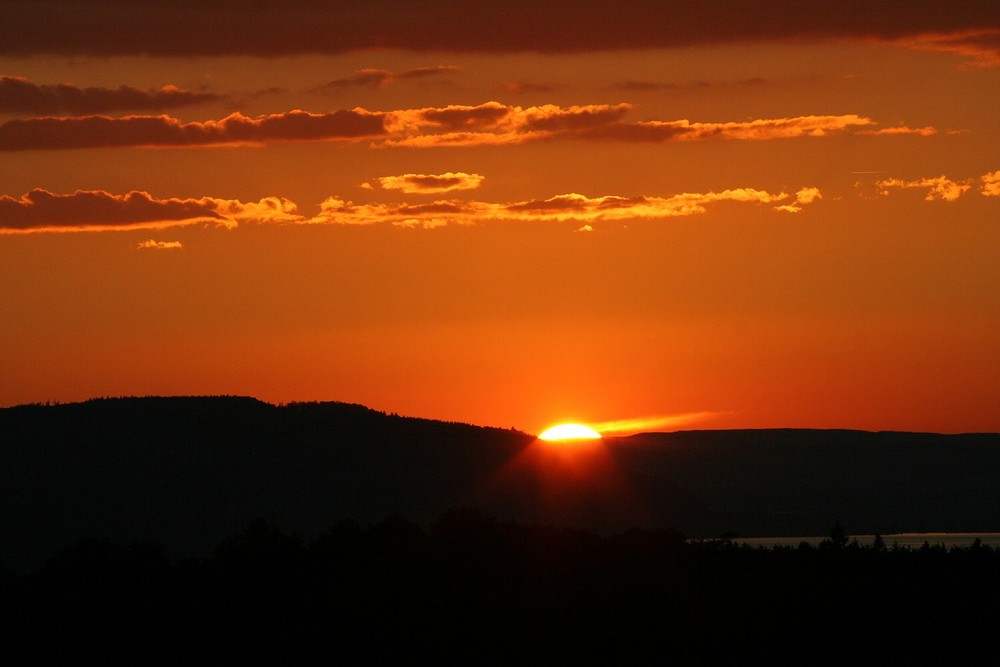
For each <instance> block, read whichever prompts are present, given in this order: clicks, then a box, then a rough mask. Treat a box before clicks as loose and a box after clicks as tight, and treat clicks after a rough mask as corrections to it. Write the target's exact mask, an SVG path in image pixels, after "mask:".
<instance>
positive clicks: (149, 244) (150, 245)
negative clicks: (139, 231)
mask: <svg viewBox="0 0 1000 667" xmlns="http://www.w3.org/2000/svg"><path fill="white" fill-rule="evenodd" d="M183 247H184V245H183V244H182V243H181V242H180V241H154V240H153V239H149V240H148V241H142V242H141V243H138V244H136V246H135V248H136V250H180V249H181V248H183Z"/></svg>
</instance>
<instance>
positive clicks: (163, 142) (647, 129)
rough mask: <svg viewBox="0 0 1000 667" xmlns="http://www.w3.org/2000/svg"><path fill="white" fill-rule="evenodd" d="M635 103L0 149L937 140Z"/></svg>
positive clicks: (327, 121) (399, 115) (109, 126)
mask: <svg viewBox="0 0 1000 667" xmlns="http://www.w3.org/2000/svg"><path fill="white" fill-rule="evenodd" d="M631 108H632V107H631V105H629V104H626V103H620V104H587V105H572V106H559V105H555V104H545V105H539V106H529V107H522V106H517V105H506V104H502V103H500V102H495V101H493V102H485V103H483V104H478V105H448V106H443V107H424V108H419V109H402V110H393V111H369V110H367V109H363V108H360V107H358V108H354V109H342V110H338V111H332V112H329V113H311V112H307V111H300V110H293V111H287V112H284V113H276V114H270V115H266V116H258V117H255V118H251V117H248V116H245V115H243V114H240V113H234V114H231V115H229V116H227V117H225V118H223V119H221V120H207V121H192V122H183V121H181V120H178V119H176V118H172V117H170V116H167V115H158V116H140V115H132V116H124V117H121V118H113V117H109V116H104V115H95V116H81V117H43V118H24V119H15V120H10V121H8V122H6V123H4V124H2V125H0V151H18V150H39V149H72V148H98V147H154V146H164V147H201V146H218V145H260V144H265V143H269V142H285V141H338V140H339V141H351V140H360V139H369V140H372V141H373V142H374V143H373V145H374V146H385V147H407V148H433V147H438V146H484V145H493V146H498V145H516V144H523V143H529V142H538V141H554V140H565V139H577V140H584V141H624V142H675V141H708V140H738V141H769V140H773V139H789V138H796V137H822V136H826V135H828V134H835V133H852V132H853V133H856V134H861V133H875V132H882V133H891V134H906V133H909V134H920V135H928V134H932V133H933V128H919V129H910V128H906V127H891V128H885V129H884V130H880V129H879V128H878V127H877V123H876V122H875V121H874V120H872V119H871V118H867V117H865V116H859V115H857V114H844V115H836V116H834V115H827V116H820V115H815V116H794V117H788V118H758V119H750V120H741V121H725V122H692V121H690V120H686V119H685V120H644V121H634V122H633V121H628V120H626V118H625V116H626V115H627V114H628V112H629V111H630V110H631Z"/></svg>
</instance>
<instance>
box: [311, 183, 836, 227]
mask: <svg viewBox="0 0 1000 667" xmlns="http://www.w3.org/2000/svg"><path fill="white" fill-rule="evenodd" d="M799 192H800V193H806V194H800V195H796V196H795V197H793V196H791V195H788V194H787V193H784V192H780V193H771V192H767V191H765V190H755V189H752V188H736V189H731V190H723V191H721V192H705V193H683V194H677V195H673V196H671V197H619V196H613V195H609V196H604V197H586V196H584V195H581V194H575V193H572V194H564V195H557V196H555V197H550V198H548V199H532V200H527V201H519V202H508V203H496V202H483V201H462V200H458V199H448V200H438V201H435V202H432V203H429V204H384V203H375V204H354V203H353V202H350V201H347V200H344V199H341V198H339V197H330V198H328V199H327V200H326V201H324V202H323V203H322V204H321V206H320V212H319V214H318V215H316V216H314V217H312V218H311V219H309V220H308V222H311V223H322V224H342V225H372V224H392V225H396V226H400V227H415V226H416V227H442V226H444V225H470V224H482V223H486V222H491V221H508V222H514V221H516V222H573V223H575V224H580V225H591V223H594V222H606V221H614V220H627V219H646V220H656V219H665V218H673V217H681V216H689V215H697V214H701V213H704V212H705V211H706V210H707V207H709V206H711V205H713V204H716V203H719V202H742V203H748V204H776V205H777V206H776V208H777V209H778V210H782V211H787V210H788V209H787V205H793V206H795V207H796V209H795V211H792V212H797V211H798V210H801V207H802V206H803V205H805V204H807V203H809V202H812V201H815V200H816V199H818V198H819V196H820V195H819V191H818V190H817V189H815V188H803V189H801V190H800V191H799ZM785 202H787V204H785Z"/></svg>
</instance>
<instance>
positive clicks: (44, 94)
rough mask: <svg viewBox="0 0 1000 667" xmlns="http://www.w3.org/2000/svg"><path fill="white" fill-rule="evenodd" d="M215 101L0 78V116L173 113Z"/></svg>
mask: <svg viewBox="0 0 1000 667" xmlns="http://www.w3.org/2000/svg"><path fill="white" fill-rule="evenodd" d="M219 99H221V97H220V96H219V95H213V94H211V93H195V92H191V91H188V90H181V89H180V88H178V87H176V86H164V87H162V88H151V89H149V90H140V89H138V88H132V87H130V86H119V87H118V88H79V87H77V86H73V85H71V84H68V83H60V84H55V85H38V84H35V83H32V82H31V81H29V80H28V79H25V78H23V77H19V76H0V113H11V114H46V115H48V114H68V115H71V116H78V115H86V114H100V113H107V112H109V111H155V110H161V109H174V108H177V107H183V106H190V105H193V104H200V103H202V102H211V101H215V100H219Z"/></svg>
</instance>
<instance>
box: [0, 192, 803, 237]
mask: <svg viewBox="0 0 1000 667" xmlns="http://www.w3.org/2000/svg"><path fill="white" fill-rule="evenodd" d="M446 176H447V174H443V175H440V176H431V177H430V178H432V179H434V178H439V177H446ZM462 176H470V175H462ZM471 176H473V177H475V176H477V175H476V174H472V175H471ZM480 178H481V177H480ZM470 182H471V181H470ZM820 196H821V195H820V192H819V190H818V189H816V188H801V189H800V190H799V191H798V192H797V193H796V194H795V195H789V194H787V193H784V192H778V193H771V192H768V191H766V190H757V189H753V188H734V189H728V190H722V191H719V192H704V193H690V192H686V193H681V194H676V195H672V196H668V197H644V196H637V197H621V196H614V195H608V196H603V197H586V196H584V195H581V194H575V193H571V194H563V195H556V196H554V197H549V198H548V199H531V200H525V201H517V202H486V201H462V200H458V199H446V200H436V201H433V202H428V203H423V204H399V203H365V204H354V203H353V202H351V201H347V200H345V199H342V198H340V197H328V198H327V199H326V200H325V201H323V202H322V203H321V204H320V206H319V212H318V213H317V214H315V215H312V216H308V215H304V214H302V213H300V212H299V210H298V207H297V206H296V205H295V203H293V202H291V201H289V200H287V199H283V198H281V197H265V198H264V199H261V200H259V201H257V202H241V201H239V200H235V199H220V198H215V197H202V198H200V199H193V198H189V199H180V198H156V197H154V196H152V195H150V194H149V193H147V192H142V191H133V192H129V193H126V194H123V195H116V194H112V193H109V192H105V191H103V190H87V191H83V190H81V191H77V192H74V193H72V194H65V195H62V194H55V193H52V192H49V191H47V190H41V189H36V190H32V191H31V192H29V193H27V194H25V195H23V196H22V197H19V198H14V197H9V196H0V233H28V232H59V231H110V230H121V229H162V228H168V227H174V226H179V225H190V224H194V223H199V222H207V223H214V224H216V225H218V226H222V227H228V228H232V227H236V226H238V225H239V224H240V223H261V224H265V223H278V224H329V225H376V224H383V225H392V226H396V227H404V228H406V227H409V228H413V227H416V228H424V229H433V228H436V227H443V226H445V225H477V224H488V223H490V222H529V223H532V222H534V223H544V222H569V223H572V224H574V225H576V226H577V229H578V230H579V231H593V229H594V228H593V223H597V222H608V221H619V220H630V219H631V220H643V219H644V220H659V219H667V218H674V217H683V216H691V215H698V214H702V213H705V212H706V210H707V209H708V207H710V206H712V205H715V204H718V203H721V202H736V203H743V204H756V205H771V206H772V208H774V209H775V210H777V211H791V212H798V211H800V210H801V209H802V207H803V206H805V205H807V204H810V203H812V202H814V201H816V200H817V199H819V198H820ZM146 247H153V246H143V248H146ZM157 247H159V246H157Z"/></svg>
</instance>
